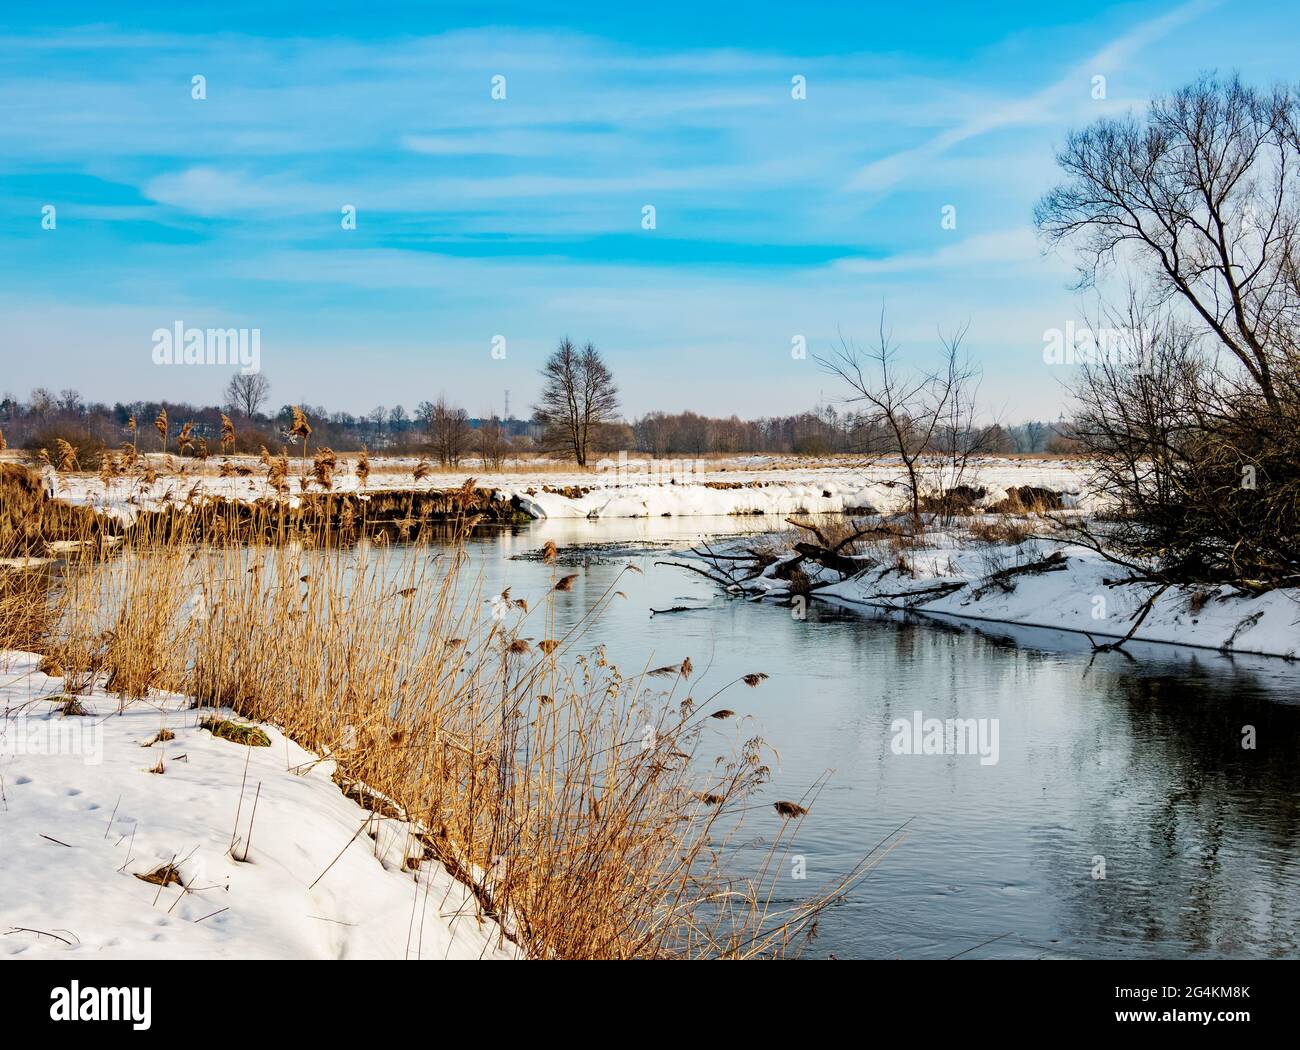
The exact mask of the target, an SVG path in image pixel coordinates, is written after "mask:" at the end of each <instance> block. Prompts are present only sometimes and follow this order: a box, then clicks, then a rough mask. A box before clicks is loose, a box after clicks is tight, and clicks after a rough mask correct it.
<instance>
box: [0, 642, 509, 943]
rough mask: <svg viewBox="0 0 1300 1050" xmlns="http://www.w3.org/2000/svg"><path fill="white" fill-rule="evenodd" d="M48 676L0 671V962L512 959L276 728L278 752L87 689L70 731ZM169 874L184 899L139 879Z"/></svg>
mask: <svg viewBox="0 0 1300 1050" xmlns="http://www.w3.org/2000/svg"><path fill="white" fill-rule="evenodd" d="M39 665H40V658H39V657H37V656H34V655H32V654H28V653H13V652H10V653H0V800H2V803H0V934H3V935H4V936H0V957H16V958H32V957H48V956H67V955H76V956H85V957H90V958H106V957H117V958H213V957H217V958H254V957H258V958H265V957H273V958H395V959H402V958H412V959H414V958H423V959H442V958H461V959H478V958H497V957H506V956H509V955H511V954H513V952H514V949H513V946H512V945H511V943H510V942H509V941H503V940H502V939H501V938H500V937H499V936H498V931H497V927H496V926H495V924H494V923H492V921H491V920H489V919H484V918H481V917H480V916H479V913H478V910H477V908H476V904H475V901H474V899H473V897H472V896H471V894H470V893H469V891H468V890H467V889H466V888H465V887H464V886H463V885H462V884H461V883H459V882H457V881H455V880H454V879H453V878H452V877H451V876H450V875H449V874H448V873H447V871H446V870H445V869H444V868H443V867H442V866H441V865H439V864H438V863H437V862H435V861H430V860H421V859H420V858H421V853H422V851H421V848H420V846H419V844H418V843H417V842H416V840H415V838H414V836H413V835H412V834H411V832H410V828H409V826H408V825H406V824H404V823H403V822H400V821H397V820H394V819H389V818H384V817H381V816H379V815H376V814H374V813H369V812H368V811H366V810H364V809H362V808H361V807H359V806H358V805H357V804H356V803H355V802H353V801H352V800H350V799H349V798H347V797H346V796H345V795H344V794H343V792H342V791H340V789H339V787H338V786H337V784H335V783H334V781H333V780H332V779H331V775H332V773H333V768H334V767H333V763H331V762H328V761H322V760H320V759H319V758H317V757H316V756H314V755H312V754H310V753H308V752H306V751H304V750H303V749H302V748H300V747H298V746H297V745H296V744H294V743H293V742H292V741H290V740H288V739H286V738H285V737H284V736H283V735H282V734H280V733H279V732H277V731H276V730H275V729H274V728H272V727H269V726H263V727H261V728H262V729H263V730H264V732H265V734H266V736H267V738H269V740H270V746H269V747H250V746H244V745H243V744H239V743H233V742H231V741H230V740H227V739H224V738H220V737H217V736H214V735H213V734H212V733H211V732H209V731H208V730H207V729H203V728H200V727H199V725H198V722H199V721H200V712H198V711H195V710H193V709H191V708H190V707H189V702H188V700H187V699H186V698H184V697H180V696H175V695H165V694H155V695H154V696H153V697H151V698H150V699H149V700H148V701H147V702H142V701H135V702H129V703H127V704H126V706H125V708H121V703H122V702H121V701H120V700H119V698H118V697H116V696H109V695H108V694H106V693H105V692H103V691H102V690H100V689H96V690H94V691H92V692H91V693H90V694H89V695H87V696H83V697H78V698H77V710H80V711H84V712H85V713H84V714H77V713H70V714H66V715H65V714H63V713H62V712H61V708H60V705H58V704H56V703H53V702H51V698H55V697H65V694H64V690H63V685H64V683H63V680H62V679H61V678H54V677H49V676H47V675H45V674H42V673H41V672H40V671H39V670H38V669H37V668H38V667H39ZM212 714H213V712H212V711H211V709H204V711H203V712H201V716H202V718H203V719H206V718H208V717H211V716H212ZM219 717H221V718H231V717H232V716H231V715H230V714H229V713H228V712H226V713H221V714H219ZM236 721H238V720H236ZM168 734H170V737H169V738H168ZM160 736H162V737H164V738H166V739H159V737H160ZM232 842H233V843H234V845H233V848H232ZM245 853H247V860H245ZM169 865H171V866H172V867H173V868H174V870H175V873H176V876H177V877H179V880H180V881H179V884H177V883H176V882H175V881H174V880H173V879H171V878H168V879H167V883H168V884H166V885H159V884H158V883H156V882H146V881H144V880H142V879H141V878H138V877H137V876H141V875H149V874H150V873H153V872H158V871H160V870H161V871H163V872H164V873H165V872H166V871H167V868H168V866H169Z"/></svg>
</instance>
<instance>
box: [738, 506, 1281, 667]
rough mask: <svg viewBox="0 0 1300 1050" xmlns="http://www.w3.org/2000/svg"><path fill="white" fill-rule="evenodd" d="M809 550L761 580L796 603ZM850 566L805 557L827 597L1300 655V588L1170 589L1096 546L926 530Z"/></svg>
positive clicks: (1102, 640)
mask: <svg viewBox="0 0 1300 1050" xmlns="http://www.w3.org/2000/svg"><path fill="white" fill-rule="evenodd" d="M798 557H799V556H798V555H797V554H795V553H793V552H790V553H786V554H784V555H783V556H782V557H781V558H779V559H778V560H777V561H775V562H773V563H772V564H770V565H768V566H767V567H766V568H765V569H764V571H763V574H762V575H761V576H760V577H759V578H758V579H757V580H755V581H754V587H755V588H756V589H757V590H758V591H759V592H761V593H763V594H764V595H765V596H768V597H773V598H780V599H789V598H790V597H791V595H792V592H793V591H794V590H795V589H796V588H794V587H792V584H791V581H790V580H789V579H788V578H787V579H782V578H781V577H782V576H783V575H784V576H788V575H789V569H790V566H791V563H792V562H793V561H794V560H795V559H797V558H798ZM861 564H862V568H861V569H858V570H855V571H852V572H848V573H845V572H840V571H837V570H835V569H831V568H826V567H824V566H821V565H810V564H808V563H807V562H804V566H803V568H802V569H801V571H802V572H805V573H806V575H807V578H808V579H809V580H810V581H811V584H812V586H813V588H814V589H813V591H812V594H813V595H814V596H815V598H816V599H817V600H823V601H828V602H832V603H836V604H839V605H843V606H848V607H852V606H869V607H873V608H882V609H891V610H906V611H909V612H915V613H922V614H935V615H940V616H945V617H955V618H959V619H966V620H978V621H989V622H995V623H1003V624H1010V625H1016V626H1021V627H1039V628H1050V629H1053V630H1064V631H1072V632H1076V633H1079V634H1082V635H1085V636H1087V637H1089V638H1092V639H1094V640H1095V643H1094V644H1096V645H1097V646H1099V647H1100V646H1106V645H1111V646H1113V645H1116V644H1118V643H1122V642H1123V641H1124V640H1132V641H1141V642H1159V643H1166V644H1170V645H1184V646H1196V647H1199V648H1203V649H1215V650H1218V651H1220V652H1223V653H1249V654H1254V655H1260V656H1277V657H1283V658H1285V659H1288V660H1294V659H1297V658H1300V590H1297V589H1294V588H1289V589H1277V590H1272V591H1268V592H1265V593H1262V594H1257V593H1251V592H1246V591H1242V590H1239V589H1237V588H1234V587H1229V586H1220V587H1191V586H1171V587H1162V586H1161V585H1159V584H1155V583H1151V582H1148V581H1138V580H1134V579H1133V573H1131V572H1130V571H1128V570H1126V569H1124V568H1122V567H1121V566H1118V565H1116V564H1115V563H1113V562H1111V561H1108V560H1106V559H1105V558H1104V557H1102V556H1101V555H1100V554H1098V553H1097V552H1096V551H1094V550H1091V549H1089V548H1086V547H1082V546H1079V545H1077V544H1071V543H1067V542H1057V541H1053V540H1051V539H1026V540H1023V541H1022V542H1019V543H1009V544H1000V543H996V542H989V541H987V540H981V539H976V538H974V537H973V536H972V535H971V534H970V532H969V531H968V530H960V529H950V530H947V531H935V532H931V533H928V534H926V535H925V536H924V537H923V538H921V539H919V540H917V541H916V542H914V543H913V544H911V545H910V546H909V547H908V548H907V549H906V552H905V554H903V555H902V556H901V557H898V558H896V559H895V560H894V561H893V562H891V563H889V564H881V563H880V562H879V561H878V560H876V559H875V558H871V557H868V556H862V560H861Z"/></svg>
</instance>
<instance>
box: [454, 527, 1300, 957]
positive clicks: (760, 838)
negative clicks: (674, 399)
mask: <svg viewBox="0 0 1300 1050" xmlns="http://www.w3.org/2000/svg"><path fill="white" fill-rule="evenodd" d="M778 525H779V523H777V522H764V521H763V520H762V519H745V518H720V519H709V518H653V519H605V520H602V521H586V520H578V521H558V520H552V521H544V522H539V523H536V524H535V525H533V526H530V527H528V528H524V529H519V530H515V531H505V532H492V533H486V534H483V535H479V536H476V537H474V538H473V539H472V540H471V541H470V543H469V551H470V556H471V560H472V564H471V570H470V571H469V572H467V573H466V574H465V575H464V577H463V578H464V579H466V580H469V579H474V578H476V577H478V576H479V574H481V579H482V588H483V593H484V594H491V593H494V592H496V591H498V590H500V589H502V588H504V587H510V588H512V594H513V595H514V596H515V597H526V598H528V599H530V601H536V600H538V599H540V598H541V597H542V596H544V595H545V593H546V591H547V588H548V586H549V582H550V580H551V573H552V569H551V567H550V566H547V565H543V564H541V563H540V562H539V561H536V560H528V557H527V555H528V553H529V552H535V551H537V549H538V548H539V547H540V546H541V545H542V543H543V542H544V541H545V540H547V539H550V540H554V541H555V542H556V543H557V544H558V545H559V546H560V548H561V550H562V551H564V552H566V557H567V558H570V560H576V561H577V562H578V563H579V564H578V567H577V568H576V569H574V568H569V569H566V570H565V571H567V572H574V571H576V572H578V573H579V577H578V580H577V581H576V584H575V586H574V588H573V590H572V591H570V592H567V593H564V594H559V595H557V600H558V605H557V610H556V614H557V618H558V620H559V623H560V626H568V625H571V624H572V623H574V622H576V621H577V620H579V619H580V618H581V617H582V615H583V614H584V613H585V612H586V610H587V609H588V608H589V607H590V606H591V604H592V603H593V602H595V601H597V600H598V598H599V597H600V595H602V594H603V593H604V592H605V591H606V590H607V589H608V588H609V587H610V585H611V583H612V582H613V581H614V579H615V577H616V576H618V575H619V573H620V571H621V570H622V568H623V566H624V565H626V564H628V563H629V562H630V563H632V564H635V565H637V566H638V567H639V568H641V569H642V570H643V575H637V574H633V573H624V574H623V575H622V578H621V579H620V580H619V581H618V584H617V587H618V589H619V590H621V591H623V592H625V593H626V595H627V598H626V600H616V601H615V602H614V603H613V604H612V606H611V607H610V609H609V611H608V612H606V613H605V614H604V615H602V616H601V617H600V619H599V621H598V622H597V623H596V624H595V626H594V627H593V629H592V631H591V632H590V633H589V635H588V638H589V640H590V643H591V644H593V645H594V644H597V643H600V644H603V645H605V646H606V648H607V651H608V654H609V656H610V658H611V659H612V660H613V661H614V662H615V663H616V664H618V665H619V666H620V667H621V668H622V670H623V671H624V673H627V674H630V673H634V672H635V671H637V670H640V669H643V668H649V667H655V666H659V665H661V664H667V663H672V662H677V661H680V660H682V659H683V658H685V657H688V656H689V657H690V659H691V661H692V663H693V665H694V667H695V678H694V679H693V682H694V683H695V684H694V685H693V691H694V692H695V694H696V695H697V696H703V695H707V694H708V693H709V692H712V691H713V689H712V688H710V686H712V687H713V688H717V687H721V686H722V685H723V684H725V683H727V682H729V681H732V680H733V679H736V678H738V677H739V676H741V675H744V674H748V673H752V672H762V673H764V674H766V675H768V676H769V677H768V679H767V680H766V681H765V682H763V683H762V684H761V685H760V686H759V687H758V688H755V689H749V688H746V687H744V686H743V685H742V686H737V687H735V688H734V689H732V690H731V691H730V692H728V693H727V694H725V695H726V701H725V705H726V706H727V707H729V708H731V709H733V710H735V711H736V712H737V713H738V715H740V716H742V718H743V721H740V722H737V721H734V720H733V721H728V722H720V723H718V724H717V728H716V729H710V732H716V733H718V734H720V742H723V741H725V742H731V741H733V739H745V738H748V737H751V736H761V737H763V738H764V739H765V740H766V741H768V742H769V743H770V744H771V745H772V746H773V747H774V748H775V749H776V750H777V751H778V752H779V761H774V762H773V777H772V781H771V783H770V784H769V785H768V786H767V788H766V789H765V794H764V797H763V799H762V801H763V802H764V803H767V802H770V801H774V800H776V799H798V798H799V797H800V796H801V795H802V794H803V792H804V791H805V790H806V789H807V788H808V787H809V786H810V785H812V784H813V783H814V782H815V781H816V780H817V778H818V777H819V776H820V775H822V774H823V773H824V772H826V771H827V770H831V771H833V775H832V776H831V777H830V779H829V781H828V783H827V784H826V786H825V787H824V789H823V790H822V791H821V792H820V794H819V795H818V796H817V798H816V799H815V801H814V802H813V804H812V807H811V812H810V814H809V816H808V817H807V818H805V821H804V824H803V827H802V829H801V831H800V833H799V837H798V839H797V842H796V844H795V848H794V850H793V854H794V857H798V858H801V859H802V867H803V870H804V874H805V876H806V878H805V880H803V881H800V880H797V879H796V878H795V877H794V876H795V864H794V857H792V858H790V860H791V863H790V868H791V870H790V871H789V872H783V875H782V881H781V885H780V887H779V890H780V891H784V889H785V888H787V887H788V889H789V892H790V896H791V897H796V896H801V895H803V894H806V893H807V892H809V891H810V890H811V889H812V888H814V887H816V886H817V885H818V884H820V883H822V882H829V881H831V880H833V878H834V876H835V875H836V874H838V873H840V872H842V871H845V870H847V869H848V868H850V867H851V866H852V865H853V864H854V863H855V862H856V861H858V860H859V859H860V858H861V857H862V856H863V855H865V854H866V853H867V852H869V851H870V850H871V849H872V848H873V847H874V846H876V845H877V844H878V843H879V842H880V841H881V840H884V839H887V838H888V837H889V836H890V834H891V832H893V831H894V830H895V829H898V828H900V827H902V826H904V825H906V827H905V829H904V835H903V838H902V841H901V842H900V843H899V844H898V845H897V847H896V848H895V849H893V850H892V851H891V852H890V853H889V854H888V855H887V856H885V857H884V858H883V859H882V860H881V862H880V863H879V864H878V865H877V866H876V867H875V868H874V869H873V870H872V871H871V873H870V875H869V876H868V877H867V878H866V879H865V881H863V882H862V883H860V884H859V885H858V886H857V887H856V888H855V889H854V890H853V891H852V892H851V893H850V894H849V896H848V898H847V899H846V900H844V901H843V902H841V903H839V904H837V905H835V906H834V907H832V908H831V909H830V910H829V911H828V912H827V913H826V914H825V915H824V917H823V918H822V920H821V922H820V923H819V926H818V931H817V936H816V937H815V938H814V940H813V941H812V943H811V944H810V945H809V946H808V947H807V948H806V951H805V954H806V955H808V956H812V957H825V956H828V955H835V956H839V957H842V958H844V957H885V958H894V957H900V958H946V957H952V956H961V957H964V958H978V957H1033V958H1037V957H1074V958H1079V957H1084V958H1088V957H1103V958H1109V957H1161V958H1165V957H1183V956H1189V955H1200V956H1233V957H1243V956H1248V957H1253V956H1294V955H1296V954H1297V952H1298V945H1297V941H1298V940H1300V848H1298V847H1300V763H1298V762H1297V758H1298V757H1300V755H1298V748H1297V741H1300V676H1298V675H1297V671H1296V668H1295V666H1294V665H1292V664H1288V663H1286V662H1283V661H1281V660H1268V659H1264V658H1258V659H1244V658H1240V657H1238V658H1235V659H1229V658H1226V657H1223V656H1220V655H1219V654H1217V653H1211V652H1206V651H1203V650H1192V649H1182V648H1178V647H1172V646H1154V645H1149V646H1137V645H1130V646H1128V647H1127V648H1128V650H1129V651H1128V652H1127V653H1126V652H1115V653H1103V654H1093V653H1092V652H1091V649H1090V647H1089V645H1088V643H1087V642H1086V640H1084V639H1083V638H1081V637H1079V636H1076V635H1070V634H1065V633H1062V632H1051V631H1033V630H1025V629H1012V628H1006V629H999V628H997V627H996V626H994V625H988V624H982V625H980V627H979V629H975V628H974V627H973V626H968V625H956V624H952V623H940V622H936V621H934V620H929V619H922V618H912V619H909V620H902V619H899V618H897V617H894V616H891V615H884V614H881V615H873V614H870V613H864V612H863V611H861V610H845V609H837V608H833V607H830V606H828V605H826V604H823V603H821V602H816V601H814V602H813V603H812V605H811V606H810V608H809V609H808V611H807V615H806V618H803V619H799V618H797V617H796V616H795V615H793V613H792V610H791V609H789V608H785V607H782V606H779V605H776V604H772V603H766V602H764V603H755V602H751V601H746V600H742V599H736V598H729V597H726V596H724V595H722V594H721V593H720V592H719V591H718V589H717V588H716V587H714V586H713V585H712V584H711V583H710V582H709V581H708V580H706V579H704V578H702V577H700V576H697V575H695V574H694V573H691V572H688V571H685V570H682V569H680V568H673V567H670V566H664V565H656V564H655V563H656V562H657V561H661V560H663V559H665V558H667V557H670V556H671V555H670V553H669V551H667V550H665V549H664V547H665V545H666V546H668V547H678V548H680V547H684V546H688V545H689V544H691V543H693V542H697V541H698V540H699V539H701V538H706V537H715V536H726V535H730V534H735V533H737V532H740V531H762V530H763V529H764V528H773V527H777V526H778ZM587 545H594V549H593V548H589V547H588V546H587ZM575 548H576V549H578V550H584V549H586V550H588V551H589V553H587V554H585V555H580V556H578V557H577V558H576V559H573V558H572V552H573V550H574V549H575ZM520 555H523V556H524V557H523V558H520V557H518V556H520ZM679 605H685V606H689V607H692V611H689V612H677V613H672V614H661V615H655V616H651V614H650V610H651V609H652V608H654V609H664V608H669V607H672V606H679ZM918 712H919V714H917V713H918ZM930 718H935V719H940V720H943V719H963V720H965V719H974V720H976V723H975V724H976V725H978V726H979V728H980V730H981V731H983V732H984V733H985V736H984V737H983V738H982V739H983V741H984V743H985V744H986V745H987V744H991V743H992V742H993V741H994V739H996V744H997V747H996V752H995V753H994V751H993V749H992V748H990V747H987V746H986V747H985V749H984V754H983V755H981V754H979V753H975V754H970V753H968V754H951V753H947V754H925V753H920V754H917V753H912V754H906V753H898V752H899V750H900V747H899V744H898V735H899V728H900V727H898V726H897V725H895V723H896V721H897V720H903V721H904V722H907V723H909V724H910V723H912V722H913V720H915V719H930ZM994 733H996V738H994V737H993V734H994ZM1252 735H1253V741H1252V740H1251V739H1250V738H1251V736H1252ZM972 739H976V738H974V737H972ZM1243 741H1245V742H1247V743H1251V742H1253V744H1254V746H1253V747H1243ZM949 750H951V749H949ZM994 757H995V758H996V761H992V760H991V759H993V758H994ZM768 812H771V816H768V815H767V814H768ZM778 824H779V818H777V816H776V815H775V812H772V811H770V810H768V809H767V808H766V806H765V807H764V808H763V810H762V811H761V812H760V815H759V819H758V820H757V821H756V822H753V823H748V822H747V827H748V828H749V835H750V838H749V839H748V840H747V841H746V842H745V844H744V845H743V846H742V847H741V849H740V851H739V853H738V854H737V855H736V856H735V857H734V858H733V860H734V862H735V863H736V864H737V865H739V866H740V867H742V868H743V867H744V866H745V865H746V864H747V863H748V862H749V861H750V860H753V862H754V863H757V862H758V861H757V858H760V857H761V856H763V855H764V853H765V851H766V843H767V841H768V838H767V837H768V836H770V835H772V834H773V833H775V831H776V830H777V828H778Z"/></svg>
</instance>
